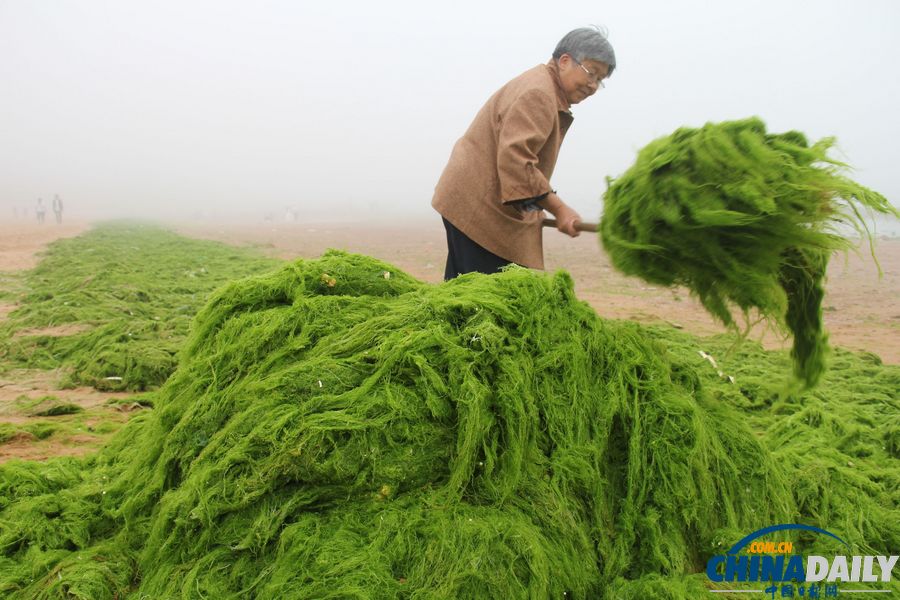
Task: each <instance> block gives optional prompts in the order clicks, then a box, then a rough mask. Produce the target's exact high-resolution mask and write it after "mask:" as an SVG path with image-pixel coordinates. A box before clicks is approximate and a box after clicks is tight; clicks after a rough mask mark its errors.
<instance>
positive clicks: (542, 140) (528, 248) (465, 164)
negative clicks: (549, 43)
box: [431, 28, 616, 279]
mask: <svg viewBox="0 0 900 600" xmlns="http://www.w3.org/2000/svg"><path fill="white" fill-rule="evenodd" d="M615 66H616V56H615V53H614V52H613V49H612V46H611V45H610V44H609V42H608V41H607V39H606V36H604V35H603V34H602V33H601V32H600V31H598V30H596V29H592V28H581V29H575V30H574V31H571V32H569V33H568V34H566V36H565V37H564V38H563V39H562V40H560V42H559V44H557V46H556V50H555V51H554V52H553V58H552V59H551V60H550V61H549V62H548V63H547V64H544V65H538V66H536V67H534V68H533V69H530V70H528V71H525V72H524V73H522V74H521V75H519V76H518V77H516V78H515V79H513V80H512V81H510V82H509V83H507V84H506V85H504V86H503V87H502V88H500V89H499V90H497V92H496V93H495V94H494V95H493V96H491V97H490V99H489V100H488V101H487V104H485V105H484V106H483V107H482V108H481V110H480V111H479V112H478V114H477V115H476V116H475V120H474V121H473V122H472V124H471V125H470V126H469V129H468V131H466V133H465V135H463V137H462V138H460V139H459V141H458V142H456V145H455V146H454V147H453V152H452V154H451V155H450V161H449V162H448V163H447V166H446V167H445V168H444V172H443V174H442V175H441V178H440V180H439V181H438V184H437V187H436V188H435V193H434V199H433V200H432V202H431V205H432V206H433V207H434V208H435V210H437V211H438V212H439V213H440V214H441V216H442V217H443V220H444V227H445V228H446V229H447V248H448V256H447V267H446V270H445V271H444V279H452V278H454V277H456V276H457V275H462V274H463V273H469V272H472V271H477V272H480V273H495V272H497V271H499V270H500V269H501V268H502V267H504V266H506V265H509V264H512V263H515V264H519V265H522V266H525V267H530V268H534V269H542V268H543V267H544V252H543V244H542V239H541V221H542V215H543V213H542V209H543V210H546V211H548V212H550V213H551V214H553V216H554V217H556V222H557V228H558V229H559V230H560V231H562V232H563V233H566V234H568V235H570V236H572V237H575V236H577V235H578V231H577V230H576V229H575V225H576V224H577V223H578V222H579V221H580V220H581V217H580V216H579V215H578V213H576V212H575V211H574V210H573V209H572V208H571V207H569V206H568V205H567V204H566V203H565V202H563V201H562V199H561V198H560V197H559V196H558V195H557V194H556V192H555V191H554V190H553V189H551V187H550V176H551V175H552V174H553V168H554V166H555V165H556V157H557V156H558V155H559V148H560V145H561V144H562V141H563V137H564V136H565V134H566V131H567V130H568V129H569V126H570V125H571V124H572V119H573V117H572V113H571V111H570V107H571V106H572V105H573V104H578V103H579V102H581V101H583V100H585V99H587V98H589V97H590V96H592V95H593V94H594V92H596V91H597V90H598V89H600V88H602V87H603V80H604V79H605V78H607V77H609V76H610V75H611V74H612V72H613V69H615Z"/></svg>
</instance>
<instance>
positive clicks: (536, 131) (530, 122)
mask: <svg viewBox="0 0 900 600" xmlns="http://www.w3.org/2000/svg"><path fill="white" fill-rule="evenodd" d="M557 117H558V116H557V108H556V102H555V101H554V99H553V98H550V97H549V96H548V95H547V94H545V93H544V92H542V91H540V90H530V91H528V92H525V93H524V94H522V95H521V96H519V97H518V98H516V100H515V101H513V103H512V104H511V105H510V106H509V108H508V109H507V110H506V111H505V113H501V115H500V130H499V135H498V141H497V174H498V176H499V178H500V200H501V202H503V203H504V204H506V203H509V202H514V201H516V200H524V199H530V198H537V197H539V196H544V195H546V194H547V193H548V192H550V182H549V181H547V178H546V177H545V176H544V174H543V173H541V171H540V170H539V169H538V163H539V159H538V153H539V152H540V150H541V148H543V147H544V144H545V143H546V142H547V139H548V138H549V137H550V134H551V133H552V132H553V127H554V126H555V124H556V119H557Z"/></svg>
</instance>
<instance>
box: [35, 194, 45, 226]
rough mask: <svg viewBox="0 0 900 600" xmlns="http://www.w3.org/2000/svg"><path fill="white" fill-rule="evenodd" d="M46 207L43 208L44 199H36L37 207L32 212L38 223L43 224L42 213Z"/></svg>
mask: <svg viewBox="0 0 900 600" xmlns="http://www.w3.org/2000/svg"><path fill="white" fill-rule="evenodd" d="M46 210H47V207H46V206H44V199H43V198H38V200H37V206H36V207H35V209H34V212H35V213H36V214H37V220H38V223H43V222H44V213H45V212H46Z"/></svg>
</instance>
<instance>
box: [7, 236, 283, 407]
mask: <svg viewBox="0 0 900 600" xmlns="http://www.w3.org/2000/svg"><path fill="white" fill-rule="evenodd" d="M276 264H278V261H276V260H273V259H269V258H265V257H263V256H261V255H260V254H259V253H257V252H253V251H251V250H247V249H235V248H229V247H228V246H225V245H222V244H217V243H213V242H205V241H200V240H191V239H187V238H184V237H181V236H178V235H176V234H174V233H171V232H169V231H166V230H164V229H161V228H160V227H156V226H151V225H145V224H138V223H125V222H119V223H111V224H105V225H101V226H98V227H96V228H94V229H92V230H91V231H90V232H88V233H87V234H85V235H82V236H79V237H77V238H74V239H68V240H60V241H57V242H55V243H54V244H52V245H51V247H50V248H49V249H48V250H47V252H46V253H45V255H44V257H43V260H42V261H41V263H40V264H39V265H38V266H37V268H35V269H33V270H31V271H28V272H27V273H26V274H24V276H18V277H16V278H15V279H16V280H17V281H16V283H17V285H15V286H7V289H6V290H4V292H5V295H6V297H7V298H9V299H10V300H14V301H15V302H17V303H18V304H19V307H18V308H17V309H16V310H15V311H13V312H12V313H11V314H10V315H8V317H7V319H5V320H4V321H3V322H0V371H5V370H9V369H11V368H22V367H28V368H32V369H34V368H39V369H56V368H59V367H62V368H63V370H64V371H65V372H66V373H67V377H66V385H67V386H75V385H90V386H93V387H95V388H97V389H100V390H128V391H141V390H149V389H154V388H157V387H159V386H160V385H162V383H163V382H165V380H166V379H167V378H168V377H169V375H171V374H172V372H173V371H174V370H175V367H176V366H177V354H178V349H179V348H180V346H181V344H182V342H183V341H184V339H185V337H186V336H187V334H188V331H189V329H190V323H191V319H192V318H193V317H194V315H195V314H196V313H197V311H198V310H199V309H200V307H201V306H203V304H204V303H205V302H206V300H207V298H208V297H209V295H210V294H211V293H212V292H213V290H215V289H216V288H218V287H220V286H221V285H223V284H224V283H226V282H228V281H231V280H233V279H235V278H239V277H246V276H247V275H251V274H253V273H259V272H263V271H267V270H269V269H271V268H272V267H273V266H274V265H276ZM64 327H70V328H71V330H70V331H67V332H66V334H65V335H60V334H59V333H57V331H58V329H59V328H64Z"/></svg>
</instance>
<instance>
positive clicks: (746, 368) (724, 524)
mask: <svg viewBox="0 0 900 600" xmlns="http://www.w3.org/2000/svg"><path fill="white" fill-rule="evenodd" d="M125 230H128V227H125ZM140 231H141V235H143V236H146V237H145V238H144V241H143V242H142V243H141V244H138V247H144V248H153V252H154V253H156V254H155V255H154V262H155V263H157V264H158V265H159V267H158V268H159V270H158V271H155V272H154V273H155V274H154V275H153V277H151V278H145V279H140V280H137V279H129V277H128V276H126V275H124V274H123V275H117V276H115V277H111V278H109V279H107V280H105V281H103V282H97V279H96V278H94V279H92V280H91V281H90V282H88V283H87V284H85V285H82V286H80V287H79V285H78V283H79V282H80V281H83V280H84V279H85V278H86V277H87V276H84V275H81V274H78V275H74V279H73V280H72V281H71V282H69V283H66V284H64V285H63V284H62V283H59V285H60V288H58V289H57V290H56V291H54V290H53V289H52V288H53V286H54V285H56V284H55V283H54V282H63V281H68V280H67V279H65V278H64V277H63V274H64V273H70V274H74V273H77V272H78V267H77V265H79V264H87V263H86V262H84V261H88V260H89V257H90V256H91V255H92V254H93V253H94V251H93V250H92V248H96V247H98V246H97V245H98V244H99V243H100V242H101V241H102V242H103V243H104V244H108V245H107V246H106V247H105V249H104V255H106V256H116V255H118V256H120V257H121V256H124V255H125V254H126V253H127V252H128V250H127V247H126V245H127V244H129V243H131V242H129V239H131V240H132V241H133V238H131V237H130V236H129V235H123V233H122V232H123V230H122V226H120V227H119V228H116V227H112V228H104V229H100V230H97V231H94V232H92V233H89V234H87V235H85V236H82V237H81V238H77V239H75V240H70V241H65V242H59V243H57V244H55V245H54V246H53V247H52V248H51V250H50V251H49V253H48V255H47V258H46V259H45V261H44V262H43V263H42V265H41V266H40V267H38V269H36V270H35V271H33V272H31V273H29V274H26V275H25V276H24V277H22V278H21V280H20V281H19V282H18V283H17V285H18V286H19V289H18V290H14V291H13V292H9V293H10V294H11V295H18V297H19V298H20V299H21V307H20V309H19V311H17V312H14V313H12V314H11V315H10V318H9V320H8V321H7V323H6V324H5V325H4V330H3V332H2V335H3V339H2V340H0V342H2V344H3V348H4V351H5V354H4V357H3V364H4V367H5V368H7V369H11V368H12V367H13V366H16V365H22V364H27V363H28V362H29V361H33V362H34V366H40V367H43V368H49V367H50V366H53V367H54V368H55V367H59V366H61V367H62V368H64V369H67V370H69V371H70V373H71V375H70V377H71V378H72V379H73V380H74V379H79V380H82V381H88V379H87V378H86V376H85V375H83V373H85V372H89V373H94V374H93V375H91V376H90V377H91V379H90V380H89V381H90V382H91V383H92V384H95V385H99V386H100V387H104V386H106V385H109V383H108V381H109V380H107V379H106V377H109V376H111V375H114V374H115V373H133V374H134V377H133V378H131V379H126V378H125V375H120V376H122V377H123V380H122V382H121V384H122V385H123V386H126V385H128V384H127V383H126V382H130V385H131V387H130V389H145V390H150V391H149V392H147V393H148V394H149V397H150V398H152V402H151V403H150V404H152V408H150V409H147V410H143V411H139V412H137V413H136V416H134V417H133V418H131V420H130V421H129V422H128V423H127V424H126V425H125V426H124V427H123V428H122V429H121V430H120V431H119V432H118V433H116V434H115V435H114V436H113V437H112V439H111V440H110V441H109V442H108V443H107V444H106V445H105V446H104V447H103V448H102V449H101V450H99V451H98V452H97V453H96V454H93V455H90V456H87V457H85V458H81V459H73V458H57V459H51V460H48V461H45V462H28V461H13V462H9V463H7V464H4V465H2V466H0V594H2V595H3V596H4V597H10V598H83V599H91V600H96V599H102V598H134V599H137V598H216V599H225V598H310V599H311V598H584V599H588V598H590V599H594V598H599V599H610V600H611V599H621V598H633V599H639V598H640V599H645V598H651V599H652V598H660V599H663V598H665V599H685V600H687V599H691V600H693V599H696V598H704V597H708V596H711V594H710V592H709V590H710V589H711V588H713V589H714V588H716V587H717V586H718V585H719V584H715V583H713V582H711V581H710V580H709V578H708V577H707V574H706V571H705V569H706V563H707V560H708V559H709V558H710V557H711V556H712V555H715V554H720V553H722V552H724V550H725V549H727V548H728V547H730V546H731V545H732V544H734V543H735V542H736V541H737V540H739V539H740V538H742V537H743V536H744V535H745V534H747V533H749V532H751V531H754V530H757V529H760V528H762V527H766V526H768V525H772V524H774V523H805V524H808V525H811V526H816V527H820V528H823V529H827V530H829V531H836V532H839V533H840V535H841V537H842V539H844V540H845V541H847V542H848V543H849V544H851V545H852V547H853V550H854V551H855V552H858V553H861V554H895V553H896V552H897V550H898V548H900V510H898V501H900V399H898V390H900V368H898V367H896V366H890V365H883V364H881V362H880V361H879V360H878V359H877V357H874V356H873V355H868V354H855V353H850V352H845V351H842V350H840V349H836V350H835V353H834V356H833V357H832V360H831V366H830V369H829V370H828V372H826V373H825V374H824V375H823V382H822V385H820V386H819V387H817V388H815V389H813V390H811V391H807V392H804V393H795V394H785V393H783V390H784V386H783V383H784V378H785V376H786V374H787V373H789V372H790V368H791V367H790V364H791V357H790V356H789V355H788V354H787V353H784V352H768V351H764V350H762V349H761V348H760V347H759V346H758V345H756V344H755V343H753V342H751V341H745V342H744V343H743V344H741V345H740V346H738V347H737V349H735V350H733V351H732V352H731V353H730V354H729V353H727V352H726V350H727V349H728V348H730V347H731V346H732V345H733V342H734V339H733V336H730V335H728V336H725V335H723V336H720V337H715V338H704V339H700V338H695V337H692V336H690V335H687V334H685V333H682V332H679V331H676V330H674V329H672V328H663V327H648V326H642V325H639V324H637V323H633V322H628V321H616V320H608V319H603V318H601V317H600V316H598V315H597V314H596V313H595V312H594V310H593V309H592V308H590V307H589V306H588V305H587V304H585V303H583V302H581V301H579V300H578V299H577V298H576V296H575V294H574V292H573V288H572V281H571V280H570V278H569V276H568V275H567V274H565V273H563V272H560V273H556V274H538V273H534V272H531V271H528V270H525V269H521V268H513V269H509V270H507V271H505V272H503V273H501V274H498V275H496V276H490V277H489V276H482V275H477V274H476V275H467V276H464V277H461V278H459V279H457V280H454V281H452V282H449V283H446V284H441V285H431V284H425V283H422V282H419V281H417V280H415V279H413V278H411V277H409V276H407V275H406V274H404V273H403V272H401V271H399V270H398V269H396V268H395V267H393V266H392V265H389V264H386V263H384V262H381V261H378V260H375V259H372V258H369V257H365V256H360V255H352V254H347V253H343V252H338V251H332V252H329V253H327V254H325V255H324V256H322V257H320V258H317V259H311V260H297V261H291V262H276V261H272V260H270V259H265V258H262V257H260V256H258V255H254V254H253V253H250V252H244V251H240V252H238V251H235V250H234V249H229V248H226V247H224V246H216V245H214V244H209V243H202V247H203V248H204V249H205V250H204V252H206V253H207V254H206V255H205V256H208V257H219V258H217V259H214V258H209V259H208V260H203V261H196V262H195V263H194V264H195V266H194V267H190V268H187V269H186V268H185V267H184V266H183V265H182V264H181V263H180V262H178V261H175V264H177V265H178V266H175V267H170V268H166V266H165V265H172V264H173V262H172V261H171V260H170V259H172V258H173V257H175V256H181V257H182V259H183V257H184V256H185V255H184V254H182V252H183V251H184V250H185V248H192V250H191V251H190V253H193V254H194V255H195V256H196V255H197V254H196V250H197V246H195V244H198V242H196V241H194V240H188V239H184V238H179V237H178V236H174V235H172V234H170V233H167V232H164V231H160V230H154V229H152V228H141V229H140ZM154 240H165V244H162V243H154ZM169 253H171V254H170V256H169V259H167V258H166V256H167V254H169ZM229 253H231V254H229ZM229 256H231V258H228V257H229ZM182 259H179V260H182ZM134 260H139V259H138V258H137V257H135V258H134ZM125 262H127V261H123V263H125ZM201 264H202V265H203V268H205V269H206V274H203V273H202V272H197V271H195V270H196V269H199V268H200V265H201ZM212 265H218V266H216V267H213V266H212ZM222 265H230V266H229V267H228V268H226V267H225V266H222ZM90 268H91V269H95V268H96V267H90ZM123 268H124V267H123ZM241 270H243V273H238V271H241ZM191 272H192V273H193V275H194V276H191V275H190V274H189V273H191ZM174 273H180V275H179V277H180V278H181V283H179V285H178V286H173V285H172V283H171V280H170V279H168V278H169V277H174V275H173V274H174ZM226 273H227V274H228V277H227V278H228V279H231V281H229V282H227V283H226V282H225V281H222V280H221V279H217V278H218V277H219V276H220V275H222V276H224V275H225V274H226ZM79 278H80V279H79ZM223 278H224V277H223ZM214 279H215V281H214ZM94 282H97V283H96V284H95V283H94ZM213 288H217V289H216V290H215V291H213ZM85 289H88V290H89V291H90V298H92V299H93V300H94V301H95V302H94V304H95V305H96V306H98V307H100V306H104V304H105V303H104V302H103V301H101V300H100V299H102V298H114V299H116V302H115V303H113V304H114V306H115V308H114V309H112V310H113V312H114V313H115V311H117V310H118V311H121V314H116V318H124V317H125V315H127V316H128V317H134V318H135V319H137V317H136V315H140V320H139V321H138V325H137V327H136V328H134V329H127V331H131V332H132V333H134V332H138V333H140V335H132V336H124V337H122V336H121V331H119V330H121V329H122V328H127V324H126V323H125V322H120V323H119V325H118V328H119V330H117V331H115V332H113V331H111V330H110V329H107V328H106V327H105V326H104V322H105V321H106V320H107V319H109V318H110V315H106V314H98V313H97V312H85V313H78V312H77V311H75V309H72V310H71V311H69V310H68V309H67V307H68V306H69V304H66V303H67V302H69V303H71V302H73V301H74V302H75V303H76V307H75V308H82V309H86V308H87V304H85V303H84V300H83V297H82V296H80V295H79V294H84V293H85V292H84V291H83V290H85ZM39 290H40V291H39ZM64 290H65V291H64ZM176 291H177V293H178V294H181V296H179V297H178V298H175V297H174V296H169V294H170V293H171V294H174V293H176ZM123 295H125V297H124V298H122V296H123ZM186 298H190V299H191V300H190V301H187V300H186ZM164 299H165V301H164ZM119 301H121V304H119V303H118V302H119ZM134 306H139V307H143V309H144V310H143V312H137V311H135V309H134V308H133V307H134ZM182 307H185V308H182ZM104 310H107V309H104ZM129 311H130V312H131V313H134V314H128V312H129ZM176 315H177V318H176ZM154 317H160V318H159V319H158V320H157V319H155V318H154ZM63 320H65V322H67V323H72V324H81V325H83V326H84V328H83V329H81V330H79V331H78V332H77V333H74V334H73V335H72V336H63V337H61V338H54V339H52V340H35V339H31V338H29V337H24V338H23V337H15V334H16V332H17V331H20V330H23V329H27V328H35V327H47V326H49V325H51V324H55V323H58V322H62V321H63ZM126 321H127V319H126ZM189 322H190V324H189ZM154 323H156V324H158V325H157V327H159V328H160V329H158V330H153V329H152V327H153V324H154ZM159 331H164V332H166V335H164V336H163V335H160V336H156V335H154V333H153V332H159ZM92 336H96V337H92ZM67 337H71V338H72V339H67ZM76 340H80V341H77V342H76ZM86 340H91V343H93V344H95V346H92V348H93V350H92V351H91V352H89V353H87V354H88V355H89V356H91V357H99V356H102V352H100V349H101V348H103V347H105V346H106V345H107V344H118V346H116V351H115V353H116V354H117V355H122V356H130V357H144V356H163V355H165V356H166V357H168V358H167V360H165V361H158V362H153V364H158V365H163V366H162V367H160V369H158V370H154V369H132V370H131V371H128V370H127V369H126V370H125V371H121V370H119V371H116V370H115V369H121V368H122V366H121V365H122V364H125V365H128V364H132V363H133V364H135V365H140V364H143V363H142V362H141V360H140V359H138V358H132V359H130V360H131V361H132V363H129V362H127V361H126V362H125V363H117V362H115V361H114V360H112V359H111V358H106V359H104V360H102V361H99V362H98V363H97V364H98V365H100V366H97V367H94V369H95V370H94V371H89V370H87V369H85V368H84V365H86V364H92V363H89V362H87V358H85V356H84V355H80V354H79V353H78V352H77V351H75V349H76V348H84V347H85V346H84V344H86V343H88V342H86ZM701 352H702V353H701ZM708 354H712V355H715V356H716V357H717V359H718V367H719V369H720V370H721V371H722V372H723V373H724V374H726V375H730V376H731V377H732V378H733V382H732V380H731V379H729V378H728V377H727V376H721V375H720V374H719V373H718V372H717V370H716V369H714V368H712V366H711V364H710V362H709V361H708V360H707V359H706V358H705V356H706V355H708ZM142 373H157V374H156V375H154V376H153V377H145V376H143V375H141V376H139V375H138V374H142ZM791 539H793V540H794V541H796V543H797V544H798V545H799V544H802V545H803V548H804V551H805V552H809V553H828V552H832V553H833V552H834V550H835V549H834V547H833V546H832V544H831V540H829V539H827V538H822V537H821V536H819V537H816V536H812V535H808V534H806V533H803V532H800V533H795V534H793V537H792V538H791ZM732 585H733V584H732ZM884 585H887V586H889V589H891V590H892V591H893V592H894V593H897V592H898V591H900V588H898V587H897V584H896V582H890V583H888V584H884ZM723 589H730V588H723ZM715 595H716V597H723V598H729V597H733V598H739V597H746V594H728V593H720V594H715Z"/></svg>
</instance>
